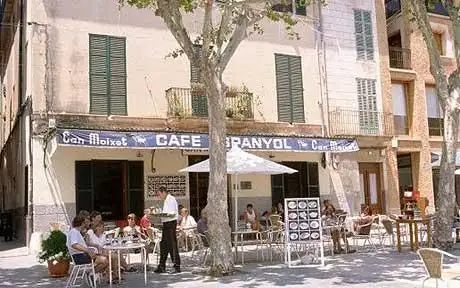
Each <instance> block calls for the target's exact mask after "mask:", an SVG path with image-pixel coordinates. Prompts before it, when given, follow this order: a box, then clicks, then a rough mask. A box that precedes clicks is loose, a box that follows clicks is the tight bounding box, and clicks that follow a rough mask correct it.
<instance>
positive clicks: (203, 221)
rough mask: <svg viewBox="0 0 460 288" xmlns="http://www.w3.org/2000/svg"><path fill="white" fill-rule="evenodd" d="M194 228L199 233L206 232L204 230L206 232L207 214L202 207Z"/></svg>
mask: <svg viewBox="0 0 460 288" xmlns="http://www.w3.org/2000/svg"><path fill="white" fill-rule="evenodd" d="M196 229H197V231H198V233H200V234H206V232H208V215H207V213H206V211H205V210H204V209H203V210H201V217H200V219H199V220H198V223H197V225H196Z"/></svg>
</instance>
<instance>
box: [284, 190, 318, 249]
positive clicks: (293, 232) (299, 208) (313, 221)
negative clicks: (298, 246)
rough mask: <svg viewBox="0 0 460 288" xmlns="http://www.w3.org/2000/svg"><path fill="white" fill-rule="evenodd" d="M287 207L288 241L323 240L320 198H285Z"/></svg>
mask: <svg viewBox="0 0 460 288" xmlns="http://www.w3.org/2000/svg"><path fill="white" fill-rule="evenodd" d="M285 207H286V209H285V210H284V211H285V217H284V219H285V221H286V230H287V232H288V233H287V234H286V237H287V238H288V239H287V241H289V242H303V241H311V240H313V241H320V240H321V234H322V233H321V215H320V208H319V198H301V199H285Z"/></svg>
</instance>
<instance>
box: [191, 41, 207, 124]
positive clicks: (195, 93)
mask: <svg viewBox="0 0 460 288" xmlns="http://www.w3.org/2000/svg"><path fill="white" fill-rule="evenodd" d="M194 48H195V53H196V54H201V49H202V46H201V45H194ZM190 83H192V84H203V77H202V75H201V72H200V67H197V66H196V65H193V64H192V63H191V62H190ZM190 97H191V100H190V101H191V103H192V116H197V117H206V116H208V99H207V97H206V94H205V90H204V89H202V88H198V89H196V88H192V91H191V95H190Z"/></svg>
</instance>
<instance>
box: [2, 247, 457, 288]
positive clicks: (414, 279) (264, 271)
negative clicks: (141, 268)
mask: <svg viewBox="0 0 460 288" xmlns="http://www.w3.org/2000/svg"><path fill="white" fill-rule="evenodd" d="M0 245H1V243H0ZM16 249H17V248H16ZM19 251H21V250H19ZM8 255H9V256H8ZM138 257H139V255H132V257H131V261H132V263H136V262H137V261H138V260H139V259H138ZM154 258H156V257H151V260H152V261H155V260H154ZM248 259H250V258H248ZM182 260H183V269H182V270H183V272H182V273H180V274H161V275H157V274H155V273H153V272H148V285H147V287H184V288H194V287H197V288H198V287H204V288H208V287H224V288H226V287H261V288H262V287H355V288H361V287H362V288H364V287H378V288H380V287H381V288H383V287H392V288H399V287H401V288H403V287H404V288H411V287H421V280H422V279H423V278H424V277H425V272H424V269H423V266H422V263H421V261H420V260H419V259H418V257H417V255H416V254H415V253H411V252H404V253H398V252H394V251H383V252H379V253H353V254H348V255H344V254H340V255H335V256H333V257H327V258H326V265H325V266H324V267H315V268H291V269H289V268H287V267H286V265H284V264H281V263H276V261H274V263H270V262H264V263H256V262H253V261H251V262H249V263H247V264H245V265H244V266H238V273H236V274H235V275H232V276H228V277H223V278H212V277H209V276H205V275H203V274H201V273H199V272H197V271H198V269H197V268H196V266H197V264H196V261H195V259H193V258H192V257H191V255H189V254H188V255H186V254H184V255H183V256H182ZM253 260H254V259H253ZM278 262H279V261H278ZM450 264H452V263H450ZM171 270H172V269H171ZM124 277H125V281H123V283H122V284H118V285H114V287H144V280H143V275H142V273H139V272H135V273H126V274H125V275H124ZM64 283H65V279H52V278H50V277H49V276H48V275H47V268H46V266H45V265H44V264H39V263H38V262H37V260H36V257H35V256H33V255H17V254H14V253H13V254H11V251H7V250H3V251H2V249H1V247H0V287H44V288H48V287H64ZM459 283H460V282H459ZM82 287H84V286H82ZM103 287H108V285H106V284H104V285H103ZM426 287H435V283H434V282H432V283H428V285H427V286H426ZM451 287H460V285H459V286H456V285H454V286H451Z"/></svg>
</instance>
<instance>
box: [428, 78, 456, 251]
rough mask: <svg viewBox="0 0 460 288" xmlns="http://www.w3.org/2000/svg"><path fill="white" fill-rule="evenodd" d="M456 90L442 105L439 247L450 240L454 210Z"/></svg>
mask: <svg viewBox="0 0 460 288" xmlns="http://www.w3.org/2000/svg"><path fill="white" fill-rule="evenodd" d="M450 84H451V85H452V84H453V83H450ZM454 85H455V84H454ZM458 90H459V89H454V91H449V94H450V95H449V98H448V100H447V101H446V103H445V104H444V105H443V106H444V109H443V116H444V141H443V143H442V156H441V166H440V173H439V187H438V193H437V195H436V210H437V211H436V212H437V213H436V215H437V217H436V221H435V228H436V229H435V233H434V244H435V245H436V246H437V247H440V248H448V247H449V246H450V245H451V244H450V243H451V242H452V224H453V221H454V218H453V216H454V211H455V159H456V154H457V138H458V128H459V127H458V125H459V121H458V120H459V119H458V113H457V112H456V109H455V105H454V103H452V102H456V101H455V100H454V99H456V97H455V93H457V91H458Z"/></svg>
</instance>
